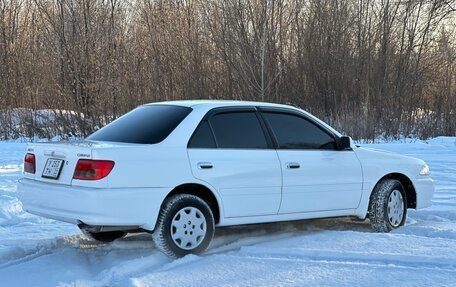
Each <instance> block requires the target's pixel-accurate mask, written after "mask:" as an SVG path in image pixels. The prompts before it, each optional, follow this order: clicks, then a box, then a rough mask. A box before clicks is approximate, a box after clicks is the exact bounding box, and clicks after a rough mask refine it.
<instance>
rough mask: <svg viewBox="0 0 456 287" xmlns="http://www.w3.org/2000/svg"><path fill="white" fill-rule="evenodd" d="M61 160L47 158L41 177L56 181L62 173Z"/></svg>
mask: <svg viewBox="0 0 456 287" xmlns="http://www.w3.org/2000/svg"><path fill="white" fill-rule="evenodd" d="M62 166H63V160H62V159H54V158H49V159H48V160H47V161H46V165H45V166H44V170H43V174H42V175H41V176H42V177H45V178H52V179H58V178H59V176H60V172H61V171H62Z"/></svg>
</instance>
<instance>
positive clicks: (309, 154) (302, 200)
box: [262, 109, 362, 214]
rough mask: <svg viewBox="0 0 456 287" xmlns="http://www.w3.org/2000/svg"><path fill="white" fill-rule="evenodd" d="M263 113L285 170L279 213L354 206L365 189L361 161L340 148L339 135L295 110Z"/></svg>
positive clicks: (349, 151) (340, 208) (352, 207)
mask: <svg viewBox="0 0 456 287" xmlns="http://www.w3.org/2000/svg"><path fill="white" fill-rule="evenodd" d="M262 115H263V117H264V119H265V120H266V122H267V124H268V127H269V128H270V130H271V133H272V135H273V137H274V138H275V140H276V144H277V147H278V150H277V152H278V155H279V159H280V162H281V168H282V173H283V187H282V204H281V206H280V211H279V213H281V214H284V213H295V212H315V211H330V210H342V209H354V208H356V207H357V206H358V204H359V201H360V199H361V193H362V170H361V164H360V162H359V160H358V158H357V157H356V154H355V153H354V151H353V150H338V149H337V143H336V138H335V135H333V134H332V132H330V131H329V130H327V129H326V128H325V127H323V126H321V125H320V124H319V123H317V122H315V121H314V120H312V119H310V118H308V117H307V116H306V115H304V114H301V113H299V112H297V111H296V112H295V111H293V110H290V111H287V110H285V111H283V110H273V109H270V110H265V109H263V112H262Z"/></svg>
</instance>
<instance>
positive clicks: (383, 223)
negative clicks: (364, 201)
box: [369, 179, 407, 232]
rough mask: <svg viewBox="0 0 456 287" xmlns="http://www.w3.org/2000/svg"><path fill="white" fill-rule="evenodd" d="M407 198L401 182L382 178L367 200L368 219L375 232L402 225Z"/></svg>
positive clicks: (405, 214)
mask: <svg viewBox="0 0 456 287" xmlns="http://www.w3.org/2000/svg"><path fill="white" fill-rule="evenodd" d="M406 217H407V198H406V196H405V191H404V187H403V186H402V184H401V182H400V181H398V180H395V179H383V180H381V181H380V182H379V183H377V185H376V186H375V188H374V191H373V192H372V194H371V196H370V201H369V219H370V223H371V227H372V229H373V230H374V231H376V232H390V231H391V230H393V229H396V228H398V227H399V226H402V225H404V223H405V219H406Z"/></svg>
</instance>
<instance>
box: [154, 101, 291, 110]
mask: <svg viewBox="0 0 456 287" xmlns="http://www.w3.org/2000/svg"><path fill="white" fill-rule="evenodd" d="M146 105H175V106H183V107H194V106H201V105H203V106H207V107H225V106H230V107H231V106H267V107H284V108H290V107H292V106H289V105H282V104H275V103H267V102H254V101H234V100H186V101H165V102H156V103H149V104H146Z"/></svg>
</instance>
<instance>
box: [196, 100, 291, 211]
mask: <svg viewBox="0 0 456 287" xmlns="http://www.w3.org/2000/svg"><path fill="white" fill-rule="evenodd" d="M188 156H189V160H190V164H191V169H192V172H193V175H194V176H195V177H196V178H198V179H200V180H203V181H205V182H207V183H209V184H210V185H212V186H213V187H214V188H216V189H217V191H218V193H219V194H220V196H221V198H222V205H223V211H224V216H225V217H240V216H258V215H271V214H277V213H278V210H279V205H280V200H281V184H282V175H281V170H280V163H279V159H278V156H277V153H276V151H275V150H274V149H273V147H272V145H271V140H270V139H269V138H268V137H267V136H266V135H265V126H264V123H262V122H261V121H260V118H259V115H258V113H257V111H256V110H255V108H253V107H248V108H244V107H243V108H223V109H216V110H213V111H211V112H210V113H209V114H208V115H207V116H206V117H205V118H204V119H203V120H202V122H201V123H200V124H199V126H198V127H197V129H196V130H195V132H194V134H193V136H192V138H191V139H190V141H189V145H188Z"/></svg>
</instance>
